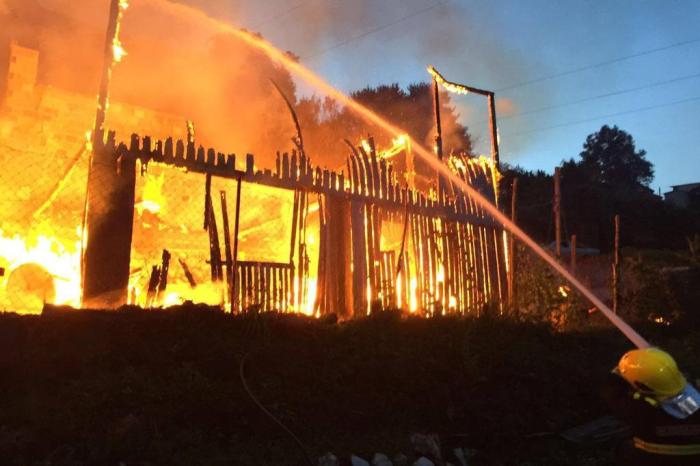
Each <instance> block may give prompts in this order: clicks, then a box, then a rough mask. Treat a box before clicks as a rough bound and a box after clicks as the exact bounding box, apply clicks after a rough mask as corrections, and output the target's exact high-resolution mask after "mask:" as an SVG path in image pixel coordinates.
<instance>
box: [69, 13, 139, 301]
mask: <svg viewBox="0 0 700 466" xmlns="http://www.w3.org/2000/svg"><path fill="white" fill-rule="evenodd" d="M121 14H122V7H121V6H120V2H119V0H111V2H110V7H109V18H108V20H107V30H106V33H105V43H104V56H103V63H102V76H101V80H100V90H99V94H98V100H97V111H96V113H95V125H94V127H93V131H92V146H93V153H92V154H91V156H90V159H89V164H88V176H87V183H86V185H87V186H86V193H85V203H84V208H83V233H82V241H81V258H80V268H81V284H82V296H81V304H82V305H83V306H86V307H101V306H110V307H111V306H115V307H116V306H120V305H122V304H125V303H126V302H127V298H128V281H129V264H130V261H131V234H132V222H133V207H134V189H135V187H136V170H135V167H136V162H135V159H133V158H131V157H127V158H125V159H124V160H117V156H116V151H115V145H114V136H113V134H111V135H110V139H111V141H108V144H107V146H105V144H104V141H103V138H104V122H105V118H106V115H107V103H108V101H109V84H110V81H111V77H112V67H113V65H114V48H113V45H114V44H115V41H117V36H118V33H119V20H120V16H121ZM129 209H131V212H129ZM112 266H113V267H112Z"/></svg>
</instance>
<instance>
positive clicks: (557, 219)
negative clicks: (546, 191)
mask: <svg viewBox="0 0 700 466" xmlns="http://www.w3.org/2000/svg"><path fill="white" fill-rule="evenodd" d="M554 228H555V232H554V234H555V244H556V253H557V259H561V185H560V181H559V167H557V168H555V169H554Z"/></svg>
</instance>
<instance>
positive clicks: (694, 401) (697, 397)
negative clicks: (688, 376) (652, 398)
mask: <svg viewBox="0 0 700 466" xmlns="http://www.w3.org/2000/svg"><path fill="white" fill-rule="evenodd" d="M660 404H661V408H663V410H664V411H666V413H668V414H670V415H671V416H673V417H675V418H676V419H685V418H687V417H689V416H691V415H692V414H694V413H695V412H697V411H698V410H700V392H698V391H697V389H696V388H695V387H693V386H692V385H691V384H689V383H686V384H685V387H684V388H683V391H681V392H680V393H679V394H678V395H676V396H674V397H672V398H669V399H666V400H663V401H661V402H660Z"/></svg>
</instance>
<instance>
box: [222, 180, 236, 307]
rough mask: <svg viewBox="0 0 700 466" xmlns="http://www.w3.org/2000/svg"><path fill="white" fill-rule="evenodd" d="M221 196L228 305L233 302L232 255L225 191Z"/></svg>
mask: <svg viewBox="0 0 700 466" xmlns="http://www.w3.org/2000/svg"><path fill="white" fill-rule="evenodd" d="M219 195H220V196H221V221H222V222H223V227H224V253H225V254H226V291H227V292H228V293H229V303H232V302H233V294H232V292H233V265H234V264H233V255H232V254H231V232H230V230H229V222H228V206H227V205H226V204H227V203H226V191H221V192H220V193H219Z"/></svg>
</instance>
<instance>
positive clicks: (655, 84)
mask: <svg viewBox="0 0 700 466" xmlns="http://www.w3.org/2000/svg"><path fill="white" fill-rule="evenodd" d="M694 78H700V73H695V74H690V75H686V76H679V77H677V78H671V79H666V80H664V81H656V82H653V83H649V84H644V85H642V86H636V87H630V88H627V89H620V90H619V91H613V92H607V93H605V94H598V95H594V96H591V97H585V98H583V99H578V100H572V101H570V102H564V103H561V104H555V105H548V106H546V107H540V108H536V109H533V110H527V111H524V112H517V113H513V114H512V115H506V116H502V117H499V118H498V120H499V121H502V120H509V119H511V118H517V117H521V116H525V115H532V114H535V113H542V112H546V111H549V110H555V109H557V108H562V107H570V106H571V105H577V104H582V103H585V102H590V101H593V100H599V99H604V98H606V97H613V96H616V95H623V94H629V93H631V92H637V91H641V90H644V89H651V88H653V87H659V86H664V85H666V84H672V83H676V82H680V81H686V80H688V79H694ZM486 123H488V120H481V121H477V122H476V123H474V124H473V125H472V126H478V125H484V124H486Z"/></svg>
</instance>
